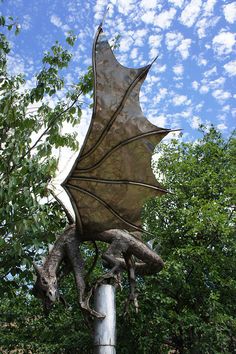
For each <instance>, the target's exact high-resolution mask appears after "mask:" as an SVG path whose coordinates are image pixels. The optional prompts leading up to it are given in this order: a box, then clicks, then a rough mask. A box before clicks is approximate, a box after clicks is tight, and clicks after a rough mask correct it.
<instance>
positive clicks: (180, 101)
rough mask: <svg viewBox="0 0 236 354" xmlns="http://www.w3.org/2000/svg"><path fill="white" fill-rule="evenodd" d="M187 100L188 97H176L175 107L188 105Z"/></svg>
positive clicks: (174, 99)
mask: <svg viewBox="0 0 236 354" xmlns="http://www.w3.org/2000/svg"><path fill="white" fill-rule="evenodd" d="M187 99H188V98H187V96H184V95H175V96H174V98H173V100H172V102H173V104H174V105H175V106H181V105H182V104H184V103H186V101H187Z"/></svg>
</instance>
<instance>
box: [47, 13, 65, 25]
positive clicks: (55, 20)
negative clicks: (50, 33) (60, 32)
mask: <svg viewBox="0 0 236 354" xmlns="http://www.w3.org/2000/svg"><path fill="white" fill-rule="evenodd" d="M50 21H51V23H52V24H53V25H54V26H56V27H61V26H62V22H61V19H60V17H58V16H57V15H52V16H51V18H50Z"/></svg>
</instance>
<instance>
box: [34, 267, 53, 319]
mask: <svg viewBox="0 0 236 354" xmlns="http://www.w3.org/2000/svg"><path fill="white" fill-rule="evenodd" d="M33 265H34V269H35V271H36V275H37V279H36V282H35V285H34V287H33V290H32V293H33V294H34V296H35V297H37V298H39V299H41V300H42V302H43V308H44V312H45V313H46V314H48V313H49V312H50V310H51V308H52V307H53V304H54V303H55V302H56V301H57V300H58V299H59V291H58V285H57V278H56V275H55V276H53V275H51V274H50V273H49V272H48V271H46V270H45V269H44V268H43V267H39V266H37V265H36V264H35V263H33Z"/></svg>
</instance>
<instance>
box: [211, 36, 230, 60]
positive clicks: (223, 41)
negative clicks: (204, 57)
mask: <svg viewBox="0 0 236 354" xmlns="http://www.w3.org/2000/svg"><path fill="white" fill-rule="evenodd" d="M212 44H213V50H214V51H215V53H217V54H218V55H225V54H229V53H231V52H232V50H233V47H234V45H235V34H234V33H231V32H226V31H222V32H220V33H219V34H217V35H216V36H215V37H214V38H213V41H212Z"/></svg>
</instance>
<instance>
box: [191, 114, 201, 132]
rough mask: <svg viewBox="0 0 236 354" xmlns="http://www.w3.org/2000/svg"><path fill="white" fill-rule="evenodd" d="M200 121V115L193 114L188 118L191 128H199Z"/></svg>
mask: <svg viewBox="0 0 236 354" xmlns="http://www.w3.org/2000/svg"><path fill="white" fill-rule="evenodd" d="M201 123H202V121H201V119H200V117H198V116H193V118H192V119H191V120H190V126H191V127H192V128H193V129H198V128H199V125H200V124H201Z"/></svg>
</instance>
